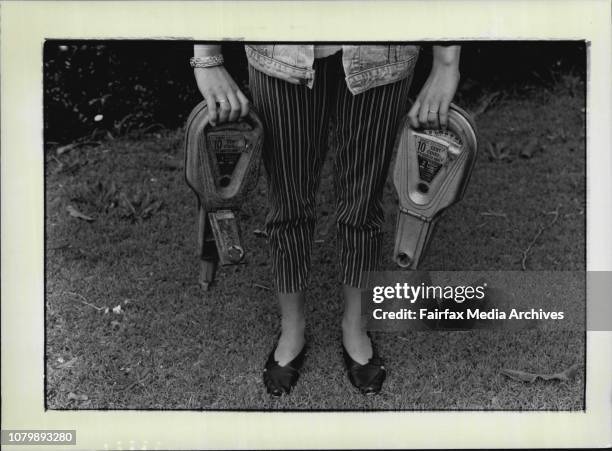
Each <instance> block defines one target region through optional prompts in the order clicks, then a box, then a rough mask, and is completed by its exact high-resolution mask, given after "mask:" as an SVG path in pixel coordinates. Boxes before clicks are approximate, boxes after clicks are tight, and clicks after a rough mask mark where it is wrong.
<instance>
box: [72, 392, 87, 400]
mask: <svg viewBox="0 0 612 451" xmlns="http://www.w3.org/2000/svg"><path fill="white" fill-rule="evenodd" d="M88 399H89V398H88V397H87V395H77V394H76V393H72V392H70V393H68V401H87V400H88Z"/></svg>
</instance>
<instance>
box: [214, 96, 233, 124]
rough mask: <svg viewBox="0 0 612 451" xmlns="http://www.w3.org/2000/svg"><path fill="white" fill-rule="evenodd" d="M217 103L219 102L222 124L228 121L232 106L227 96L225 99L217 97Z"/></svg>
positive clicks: (220, 121)
mask: <svg viewBox="0 0 612 451" xmlns="http://www.w3.org/2000/svg"><path fill="white" fill-rule="evenodd" d="M217 103H218V104H219V123H220V124H222V123H224V122H227V119H228V118H229V113H230V110H231V109H232V107H231V105H230V103H229V100H227V97H226V98H224V99H217Z"/></svg>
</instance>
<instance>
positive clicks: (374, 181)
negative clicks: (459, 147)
mask: <svg viewBox="0 0 612 451" xmlns="http://www.w3.org/2000/svg"><path fill="white" fill-rule="evenodd" d="M314 69H315V73H316V78H315V83H314V86H313V89H309V88H308V87H306V86H303V85H295V84H291V83H288V82H285V81H283V80H280V79H277V78H273V77H269V76H268V75H265V74H263V73H262V72H259V71H257V70H256V69H254V68H253V67H251V66H249V77H250V88H251V92H252V94H253V103H254V106H255V107H256V108H257V111H258V112H259V113H260V114H261V115H262V120H263V123H264V125H265V127H266V130H265V132H266V135H265V136H266V142H265V145H264V149H263V154H262V158H263V163H264V167H265V168H266V173H267V175H268V193H269V199H268V203H269V212H268V215H267V218H266V229H267V232H268V239H269V244H270V249H271V253H272V268H273V272H274V275H275V281H276V286H277V289H278V290H279V291H280V292H289V293H290V292H296V291H301V290H304V289H305V288H306V286H307V283H308V273H309V268H310V253H311V247H312V236H313V232H314V226H315V221H316V199H315V197H316V192H317V188H318V185H319V180H320V174H321V166H322V164H323V161H324V159H325V154H326V151H327V138H328V131H329V128H328V127H329V125H328V124H329V121H330V119H331V118H332V116H333V119H334V120H333V123H334V128H333V132H334V133H335V136H336V137H337V139H336V140H335V141H336V142H337V149H336V156H335V164H334V169H335V191H336V199H337V203H336V212H337V231H338V240H337V242H338V247H339V252H338V253H339V256H340V269H341V274H340V278H341V281H342V283H345V284H347V285H350V286H355V287H360V286H361V283H362V272H363V271H373V270H376V269H377V268H378V267H379V265H380V260H381V232H380V228H381V225H382V223H383V220H384V214H383V209H382V191H383V186H384V183H385V179H386V176H387V172H388V169H389V163H390V160H391V153H392V150H393V143H394V140H395V132H396V128H397V125H398V122H399V119H400V118H401V117H402V115H403V114H405V113H406V111H407V107H408V101H407V99H408V89H409V86H410V81H411V78H412V77H408V78H407V79H404V80H401V81H398V82H396V83H392V84H388V85H384V86H380V87H376V88H372V89H369V90H367V91H365V92H364V93H361V94H358V95H353V94H351V92H350V91H349V90H348V88H347V86H346V82H345V81H344V73H343V69H342V65H341V53H339V54H336V55H333V56H330V57H327V58H321V59H316V60H315V63H314Z"/></svg>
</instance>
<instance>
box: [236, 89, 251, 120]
mask: <svg viewBox="0 0 612 451" xmlns="http://www.w3.org/2000/svg"><path fill="white" fill-rule="evenodd" d="M236 97H237V98H238V101H239V102H240V117H245V116H246V115H247V114H249V99H247V98H246V96H245V95H244V94H243V93H242V91H241V90H240V89H239V90H238V91H236Z"/></svg>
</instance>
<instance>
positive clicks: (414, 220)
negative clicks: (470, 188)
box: [393, 104, 478, 269]
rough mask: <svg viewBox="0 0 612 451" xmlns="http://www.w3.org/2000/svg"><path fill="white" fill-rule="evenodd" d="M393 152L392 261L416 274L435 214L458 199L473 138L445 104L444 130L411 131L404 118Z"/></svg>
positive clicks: (469, 124) (464, 119)
mask: <svg viewBox="0 0 612 451" xmlns="http://www.w3.org/2000/svg"><path fill="white" fill-rule="evenodd" d="M395 146H396V160H395V167H394V170H393V182H394V185H395V189H396V191H397V195H398V199H399V213H398V219H397V225H396V230H395V248H394V253H393V259H394V260H395V262H396V263H397V264H398V266H400V267H402V268H408V269H416V268H417V266H418V264H419V262H420V260H421V258H422V256H423V254H424V253H425V251H426V249H427V244H428V243H429V240H430V239H431V235H432V232H433V230H434V228H435V226H436V223H437V221H438V220H439V219H440V216H441V214H442V213H443V212H444V210H446V209H447V208H448V207H450V206H451V205H453V204H454V203H456V202H458V201H459V200H461V198H462V197H463V193H464V192H465V189H466V187H467V184H468V182H469V179H470V175H471V173H472V169H473V167H474V163H475V161H476V153H477V151H478V139H477V133H476V128H475V126H474V123H473V121H472V119H471V118H470V117H469V115H468V114H467V113H466V112H465V111H464V110H462V109H461V108H459V107H457V106H456V105H454V104H451V106H450V108H449V112H448V127H447V129H446V130H425V129H423V130H414V129H413V128H412V127H411V126H410V123H409V122H408V116H406V117H404V119H403V120H402V123H401V125H400V128H399V131H398V136H397V139H396V143H395Z"/></svg>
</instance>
